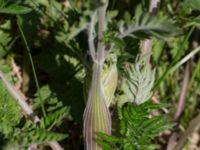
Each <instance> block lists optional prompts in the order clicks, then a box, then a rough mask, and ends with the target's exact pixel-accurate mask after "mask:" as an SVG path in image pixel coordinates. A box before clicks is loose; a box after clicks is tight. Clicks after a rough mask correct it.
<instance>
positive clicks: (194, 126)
mask: <svg viewBox="0 0 200 150" xmlns="http://www.w3.org/2000/svg"><path fill="white" fill-rule="evenodd" d="M199 127H200V113H199V114H198V115H197V117H195V118H194V119H192V121H190V124H189V126H188V128H187V129H186V131H185V132H184V133H183V135H182V136H181V137H180V139H179V141H178V142H177V145H176V147H175V148H174V150H181V148H182V147H183V144H184V143H185V141H186V140H187V138H188V137H189V136H191V134H192V133H193V132H194V131H196V130H198V129H199Z"/></svg>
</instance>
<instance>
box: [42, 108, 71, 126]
mask: <svg viewBox="0 0 200 150" xmlns="http://www.w3.org/2000/svg"><path fill="white" fill-rule="evenodd" d="M68 114H69V108H67V107H63V108H61V109H59V110H57V111H55V112H53V113H49V114H48V115H47V116H46V117H45V118H42V119H41V121H40V127H43V126H44V127H45V128H46V129H51V128H52V127H54V126H56V125H57V124H60V123H61V121H62V119H64V118H65V117H66V116H67V115H68Z"/></svg>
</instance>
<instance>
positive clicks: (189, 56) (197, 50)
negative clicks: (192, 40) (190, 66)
mask: <svg viewBox="0 0 200 150" xmlns="http://www.w3.org/2000/svg"><path fill="white" fill-rule="evenodd" d="M199 51H200V46H199V47H197V48H196V49H194V50H193V51H192V52H190V53H189V54H187V55H186V56H185V57H184V58H182V59H181V60H180V61H179V62H178V63H177V64H176V65H174V66H173V67H172V68H171V69H170V70H169V72H170V73H173V72H174V71H175V70H176V69H177V68H179V67H180V66H181V65H183V64H184V63H185V62H187V61H188V60H189V59H191V58H192V57H194V56H195V55H196V54H197V53H198V52H199Z"/></svg>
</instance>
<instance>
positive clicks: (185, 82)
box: [174, 61, 190, 121]
mask: <svg viewBox="0 0 200 150" xmlns="http://www.w3.org/2000/svg"><path fill="white" fill-rule="evenodd" d="M189 79H190V61H188V62H187V64H186V68H185V73H184V79H183V86H182V88H181V93H180V97H179V101H178V105H177V108H176V114H175V116H174V119H175V121H177V120H178V119H179V117H180V116H181V114H182V112H183V108H184V106H185V99H186V93H187V89H188V85H189Z"/></svg>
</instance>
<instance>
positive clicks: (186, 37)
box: [153, 27, 195, 89]
mask: <svg viewBox="0 0 200 150" xmlns="http://www.w3.org/2000/svg"><path fill="white" fill-rule="evenodd" d="M194 29H195V27H192V28H191V29H190V31H189V32H188V34H187V35H186V36H185V38H184V40H183V44H181V45H180V48H179V50H180V51H181V50H183V47H184V46H185V43H186V41H187V40H188V39H189V37H190V35H191V34H192V32H193V31H194ZM179 54H180V52H179V51H178V52H177V53H176V55H175V57H174V59H173V61H172V63H171V64H170V65H169V67H168V68H167V69H166V70H165V72H164V73H163V74H162V76H161V77H160V78H159V79H158V80H157V82H156V83H155V85H154V88H153V89H155V88H156V87H158V85H159V84H160V83H161V82H162V81H163V80H164V79H165V77H166V76H167V75H168V73H169V72H170V71H171V68H172V67H174V66H175V65H176V64H178V63H177V60H176V59H177V58H178V56H179Z"/></svg>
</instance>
